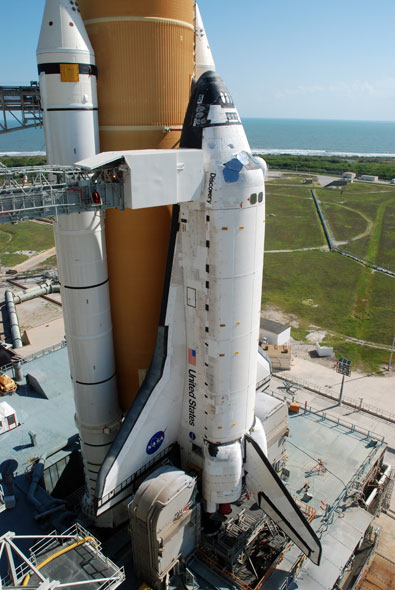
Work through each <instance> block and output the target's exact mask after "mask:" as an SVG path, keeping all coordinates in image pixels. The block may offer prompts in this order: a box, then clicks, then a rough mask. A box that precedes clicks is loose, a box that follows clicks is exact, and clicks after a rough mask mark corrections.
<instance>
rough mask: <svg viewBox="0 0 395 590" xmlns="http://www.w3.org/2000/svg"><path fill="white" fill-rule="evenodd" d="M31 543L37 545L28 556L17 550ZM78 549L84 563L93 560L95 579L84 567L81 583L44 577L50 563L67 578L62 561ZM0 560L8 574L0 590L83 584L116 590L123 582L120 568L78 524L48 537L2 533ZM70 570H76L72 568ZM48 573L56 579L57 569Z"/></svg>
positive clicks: (99, 589) (0, 582)
mask: <svg viewBox="0 0 395 590" xmlns="http://www.w3.org/2000/svg"><path fill="white" fill-rule="evenodd" d="M34 539H35V540H37V542H36V543H35V544H34V545H33V546H32V547H31V548H30V550H29V555H26V554H25V553H24V552H23V551H22V549H20V547H18V542H20V541H25V542H26V540H34ZM81 546H83V547H84V552H85V553H84V560H85V561H84V563H86V559H88V561H89V560H95V567H93V568H92V571H94V572H95V575H86V571H85V572H84V570H83V565H84V563H82V564H81V568H80V571H81V579H80V580H78V579H75V577H76V576H75V574H73V575H72V576H71V575H70V579H60V580H57V579H54V578H53V576H49V575H48V574H47V575H46V569H45V566H46V565H48V564H49V563H52V564H56V563H58V561H59V569H58V572H59V573H62V574H63V575H66V576H67V573H66V574H65V572H67V568H65V567H64V564H63V566H62V564H61V561H62V559H64V556H65V555H66V554H70V555H71V554H72V552H73V551H77V550H78V549H79V548H80V547H81ZM70 555H69V556H68V558H70ZM71 557H72V555H71ZM2 559H7V560H8V572H9V574H8V575H7V576H5V577H3V578H2V579H0V590H5V589H7V590H17V589H18V590H21V589H22V588H26V589H28V590H29V589H34V590H51V589H56V588H66V587H69V586H77V587H78V586H81V587H83V586H84V585H86V584H89V585H90V586H89V587H90V588H94V589H95V590H110V589H111V590H115V588H117V587H118V586H119V585H120V584H122V582H123V581H124V580H125V572H124V569H123V567H122V568H119V567H118V566H117V565H115V563H113V562H112V561H111V560H110V559H108V558H107V557H105V556H104V555H103V554H102V553H101V545H100V543H99V541H98V540H97V539H95V537H93V536H92V535H91V534H90V533H89V532H88V531H87V530H85V529H84V527H82V526H81V525H80V524H74V525H73V526H72V527H70V528H69V529H67V530H66V531H65V532H64V533H63V534H61V535H58V534H56V533H55V532H53V533H51V534H49V535H16V534H15V533H12V532H8V533H5V534H4V535H2V536H1V537H0V560H2ZM77 563H78V562H77ZM72 569H74V570H75V568H72ZM77 569H78V568H77ZM41 570H42V571H41ZM51 571H52V572H53V571H55V575H56V573H57V572H56V569H54V568H53V567H52V568H51ZM84 573H85V575H84ZM77 577H78V576H77Z"/></svg>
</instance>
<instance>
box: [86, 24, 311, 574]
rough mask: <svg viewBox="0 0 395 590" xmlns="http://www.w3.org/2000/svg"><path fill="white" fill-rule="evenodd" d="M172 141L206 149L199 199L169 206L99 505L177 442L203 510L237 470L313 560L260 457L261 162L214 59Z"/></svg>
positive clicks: (306, 533)
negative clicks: (154, 290)
mask: <svg viewBox="0 0 395 590" xmlns="http://www.w3.org/2000/svg"><path fill="white" fill-rule="evenodd" d="M200 23H201V21H200ZM198 24H199V20H198ZM201 28H202V25H201ZM203 40H204V42H206V38H205V36H203ZM207 51H209V49H208V46H207V47H206V52H205V54H204V55H205V59H206V61H208V62H209V63H210V65H211V66H213V61H212V59H211V60H210V58H209V57H208V56H207ZM180 147H181V148H184V149H185V148H191V149H198V150H202V152H203V167H204V182H203V185H202V190H201V193H200V198H199V200H197V201H196V200H195V201H191V202H184V203H181V204H178V205H174V207H173V219H172V229H171V237H170V244H169V252H168V261H167V269H166V279H165V285H164V290H163V299H162V310H161V318H160V325H159V329H158V337H157V341H156V347H155V352H154V356H153V359H152V363H151V366H150V368H149V370H148V373H147V375H146V377H145V380H144V382H143V384H142V386H141V388H140V391H139V393H138V395H137V398H136V400H135V401H134V403H133V405H132V407H131V409H130V411H129V413H128V414H127V416H126V418H125V420H124V423H123V425H122V427H121V430H120V432H119V433H118V435H117V437H116V439H115V441H114V443H113V445H112V447H111V449H110V451H109V453H108V455H107V457H106V459H105V461H104V463H103V465H102V467H101V470H100V472H99V477H98V483H97V488H96V498H97V500H98V505H99V510H98V513H99V514H100V513H102V512H104V511H105V510H106V509H108V508H110V507H112V506H114V505H116V504H117V503H118V502H120V501H121V500H122V499H124V498H125V497H127V496H128V495H130V485H131V484H132V483H133V480H134V477H133V474H135V473H137V472H138V471H139V470H141V469H142V468H144V466H146V465H148V464H149V463H150V462H151V461H152V459H155V457H160V456H161V454H162V453H163V452H164V451H165V450H166V449H167V448H168V447H169V446H170V445H172V444H173V443H176V442H177V443H178V445H179V448H180V452H181V464H182V467H183V468H184V469H187V468H188V466H189V465H194V466H198V467H199V468H200V469H201V471H202V495H203V498H204V506H205V510H206V511H207V512H209V513H214V512H216V511H217V510H218V509H219V508H220V509H221V511H222V512H223V513H225V512H226V511H227V509H228V506H229V505H230V503H231V502H234V501H236V500H238V499H239V497H240V494H241V489H242V481H243V478H245V481H246V484H247V487H248V488H249V490H250V491H251V492H252V493H253V494H255V496H256V498H257V501H258V502H259V504H260V505H261V507H262V508H263V509H264V511H265V512H266V513H267V514H268V515H269V516H270V517H271V518H272V519H273V520H274V521H275V522H276V523H277V525H278V526H279V527H280V528H281V529H282V530H283V531H284V532H285V533H286V534H287V535H288V536H289V537H290V538H291V539H292V540H293V541H294V542H295V544H296V545H297V546H298V547H299V548H300V549H301V550H302V551H303V552H304V553H305V554H306V555H308V556H309V557H310V559H311V560H312V561H313V562H314V563H319V561H320V554H321V546H320V542H319V540H318V538H317V537H316V535H315V533H314V532H313V530H312V529H311V527H310V525H309V524H308V523H307V521H306V520H305V519H304V517H303V515H302V514H301V513H300V511H299V509H298V508H297V506H296V504H295V503H294V501H293V500H292V498H291V496H290V495H289V493H288V492H287V490H286V488H285V487H284V485H283V483H282V482H281V480H280V479H279V477H278V476H277V474H276V473H275V471H274V470H273V468H272V467H271V465H270V463H269V461H268V459H267V458H266V452H267V449H266V439H265V434H264V430H263V427H262V424H261V423H260V420H259V419H258V418H257V417H256V416H255V414H254V407H255V396H256V374H257V363H258V362H261V361H260V359H261V357H260V355H258V352H257V348H258V337H259V323H260V303H261V289H262V266H263V253H264V231H265V200H264V190H265V189H264V176H265V171H266V165H265V163H264V161H263V160H262V159H260V158H254V157H253V156H252V155H251V151H250V147H249V145H248V141H247V138H246V135H245V132H244V129H243V126H242V123H241V120H240V117H239V114H238V112H237V110H236V108H235V106H234V103H233V99H232V97H231V95H230V94H229V92H228V90H227V88H226V86H225V85H224V83H223V81H222V80H221V78H220V77H219V76H218V75H217V73H216V72H215V71H214V70H213V69H210V70H208V71H204V73H203V74H202V75H201V76H200V78H199V79H198V81H197V82H196V83H195V86H194V89H193V92H192V95H191V98H190V102H189V105H188V109H187V113H186V117H185V121H184V126H183V131H182V136H181V144H180Z"/></svg>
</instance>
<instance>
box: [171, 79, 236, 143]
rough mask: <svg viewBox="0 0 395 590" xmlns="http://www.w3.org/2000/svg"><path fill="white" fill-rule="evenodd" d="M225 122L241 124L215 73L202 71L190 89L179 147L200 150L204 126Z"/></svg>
mask: <svg viewBox="0 0 395 590" xmlns="http://www.w3.org/2000/svg"><path fill="white" fill-rule="evenodd" d="M228 125H241V121H240V118H239V114H238V112H237V110H236V108H235V106H234V104H233V99H232V97H231V95H230V94H229V92H228V89H227V87H226V86H225V84H224V82H223V80H222V78H221V77H220V76H219V75H218V74H217V73H216V72H213V71H209V72H205V73H204V74H203V75H202V76H200V78H199V80H198V81H197V82H196V85H195V88H194V89H193V92H192V95H191V98H190V101H189V104H188V108H187V112H186V115H185V120H184V126H183V129H182V135H181V141H180V147H188V148H197V149H201V147H202V136H203V129H204V128H206V127H220V126H228Z"/></svg>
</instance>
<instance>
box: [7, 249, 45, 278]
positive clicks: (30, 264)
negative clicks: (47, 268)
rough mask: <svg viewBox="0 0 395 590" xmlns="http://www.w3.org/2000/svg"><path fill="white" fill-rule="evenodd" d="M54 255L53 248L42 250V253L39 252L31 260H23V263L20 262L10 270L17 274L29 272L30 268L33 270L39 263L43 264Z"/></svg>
mask: <svg viewBox="0 0 395 590" xmlns="http://www.w3.org/2000/svg"><path fill="white" fill-rule="evenodd" d="M55 253H56V248H55V247H53V248H50V249H49V250H44V252H40V254H36V255H35V256H32V257H31V258H29V259H28V260H25V261H24V262H20V263H19V264H16V265H15V266H13V267H12V268H13V270H16V271H17V272H22V271H24V270H29V269H31V268H34V267H35V266H37V265H38V264H40V262H44V260H46V259H47V258H49V257H50V256H53V255H54V254H55Z"/></svg>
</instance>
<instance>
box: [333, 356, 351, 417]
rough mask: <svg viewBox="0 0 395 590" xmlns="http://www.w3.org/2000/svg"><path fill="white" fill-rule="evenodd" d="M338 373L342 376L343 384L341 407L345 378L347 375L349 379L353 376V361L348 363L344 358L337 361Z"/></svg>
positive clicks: (340, 397)
mask: <svg viewBox="0 0 395 590" xmlns="http://www.w3.org/2000/svg"><path fill="white" fill-rule="evenodd" d="M336 373H340V374H341V375H342V383H341V386H340V395H339V404H338V405H339V406H341V405H342V401H343V388H344V377H345V376H346V375H347V377H349V376H350V375H351V361H348V360H346V359H343V358H341V357H340V358H339V360H338V361H336Z"/></svg>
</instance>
